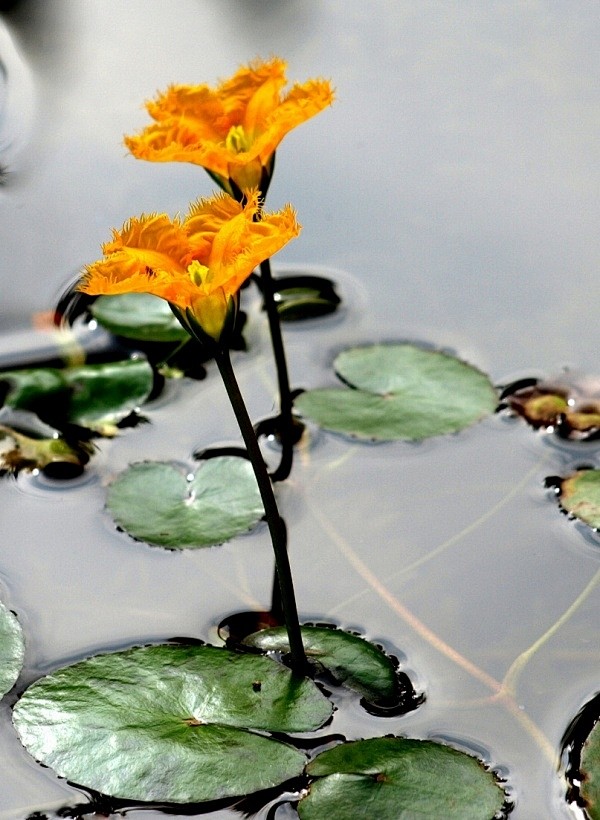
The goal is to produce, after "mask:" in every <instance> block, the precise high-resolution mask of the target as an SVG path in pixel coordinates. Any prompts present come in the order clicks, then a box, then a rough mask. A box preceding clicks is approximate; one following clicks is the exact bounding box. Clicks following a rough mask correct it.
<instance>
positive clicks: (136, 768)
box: [13, 645, 331, 803]
mask: <svg viewBox="0 0 600 820" xmlns="http://www.w3.org/2000/svg"><path fill="white" fill-rule="evenodd" d="M330 714H331V704H330V703H329V701H327V699H326V698H325V697H324V696H323V695H322V694H321V693H320V692H319V690H318V689H317V687H316V686H315V685H314V684H313V683H312V682H311V681H310V680H308V679H306V678H297V677H295V676H294V675H293V674H292V673H291V672H290V671H289V670H287V669H285V668H284V667H282V666H280V665H279V664H275V663H273V662H272V661H270V660H268V659H267V658H264V657H262V656H260V655H240V654H236V653H234V652H230V651H228V650H226V649H216V648H214V647H209V646H197V645H193V646H173V645H158V646H150V647H140V648H134V649H129V650H126V651H124V652H116V653H113V654H109V655H97V656H95V657H93V658H90V659H88V660H85V661H81V662H80V663H76V664H74V665H72V666H67V667H65V668H63V669H59V670H58V671H56V672H54V673H53V674H52V675H50V676H48V677H46V678H42V679H41V680H39V681H37V682H36V683H34V684H33V685H32V686H31V687H29V689H28V690H27V691H26V692H25V693H24V694H23V696H22V697H21V699H20V700H19V701H18V703H17V704H16V706H15V708H14V714H13V721H14V724H15V727H16V729H17V732H18V733H19V735H20V738H21V741H22V742H23V744H24V745H25V747H26V748H27V750H28V751H29V752H30V754H32V755H33V756H34V757H35V758H36V759H37V760H38V761H39V762H41V763H43V764H44V765H47V766H50V767H51V768H52V769H54V770H55V771H56V772H57V774H59V775H60V776H61V777H66V778H68V779H69V780H72V781H74V782H75V783H77V784H78V785H80V786H84V787H86V788H90V789H95V790H97V791H99V792H102V793H104V794H108V795H110V796H112V797H121V798H125V799H130V800H143V801H168V802H174V803H188V802H190V803H191V802H200V801H206V800H217V799H219V798H223V797H229V796H234V795H241V794H248V793H252V792H255V791H259V790H262V789H266V788H270V787H272V786H276V785H278V784H280V783H282V782H284V781H286V780H288V779H290V778H292V777H295V776H297V775H299V774H300V773H301V771H302V769H303V766H304V763H305V757H304V755H303V754H302V753H300V752H298V751H297V750H296V749H293V748H291V747H290V746H288V745H286V744H283V743H280V742H277V741H274V740H271V739H270V738H267V737H264V736H262V735H257V734H254V733H253V732H252V731H248V730H254V729H256V730H260V731H277V732H304V731H311V730H314V729H317V728H318V727H320V726H321V725H322V724H323V723H324V722H325V721H326V720H327V719H328V718H329V716H330Z"/></svg>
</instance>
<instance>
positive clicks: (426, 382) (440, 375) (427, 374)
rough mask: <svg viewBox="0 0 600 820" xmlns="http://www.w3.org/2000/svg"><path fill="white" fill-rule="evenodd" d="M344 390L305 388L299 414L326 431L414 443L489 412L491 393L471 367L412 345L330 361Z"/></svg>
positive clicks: (490, 387) (493, 401) (385, 347)
mask: <svg viewBox="0 0 600 820" xmlns="http://www.w3.org/2000/svg"><path fill="white" fill-rule="evenodd" d="M334 367H335V371H336V373H337V375H338V376H339V378H340V379H341V380H342V381H344V382H345V383H346V384H348V385H349V387H350V388H354V389H348V388H333V389H319V390H308V391H306V392H304V393H302V394H300V395H299V396H298V398H297V399H296V400H295V406H296V409H297V410H298V412H299V413H300V414H301V415H302V416H305V417H307V418H309V419H312V420H313V421H315V422H316V423H317V424H319V425H321V426H322V427H325V428H327V429H328V430H333V431H335V432H339V433H346V434H348V435H351V436H355V437H356V438H360V439H370V440H394V439H405V440H420V439H425V438H429V437H430V436H438V435H442V434H444V433H453V432H456V431H458V430H462V429H463V428H465V427H468V426H470V425H471V424H474V423H475V422H477V421H479V420H480V419H482V418H484V417H485V416H487V415H489V414H490V413H492V412H493V411H494V409H495V407H496V404H497V396H496V391H495V390H494V387H493V385H492V384H491V382H490V380H489V379H488V377H487V376H486V375H485V374H484V373H482V372H481V371H479V370H477V369H476V368H474V367H472V366H471V365H469V364H466V363H465V362H463V361H461V360H460V359H457V358H455V357H453V356H449V355H447V354H445V353H440V352H438V351H434V350H425V349H423V348H420V347H416V346H415V345H410V344H390V345H372V346H369V347H360V348H353V349H351V350H347V351H344V352H343V353H341V354H340V355H339V356H338V357H337V358H336V360H335V362H334Z"/></svg>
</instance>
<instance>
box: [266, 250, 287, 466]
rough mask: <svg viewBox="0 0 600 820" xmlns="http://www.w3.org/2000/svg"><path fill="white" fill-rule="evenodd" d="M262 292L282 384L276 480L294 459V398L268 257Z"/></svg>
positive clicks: (280, 385)
mask: <svg viewBox="0 0 600 820" xmlns="http://www.w3.org/2000/svg"><path fill="white" fill-rule="evenodd" d="M260 278H261V288H262V296H263V300H264V305H265V310H266V311H267V318H268V321H269V331H270V333H271V344H272V346H273V356H274V358H275V367H276V370H277V381H278V385H279V424H278V429H279V436H280V441H281V459H280V461H279V466H278V467H277V469H276V470H275V471H274V472H273V473H271V479H272V480H273V481H285V479H286V478H287V477H288V476H289V474H290V472H291V470H292V463H293V460H294V419H293V415H292V409H293V401H292V391H291V389H290V380H289V376H288V367H287V361H286V358H285V348H284V346H283V336H282V333H281V322H280V320H279V314H278V313H277V305H276V304H275V297H274V282H273V277H272V275H271V262H270V260H269V259H265V261H264V262H261V265H260Z"/></svg>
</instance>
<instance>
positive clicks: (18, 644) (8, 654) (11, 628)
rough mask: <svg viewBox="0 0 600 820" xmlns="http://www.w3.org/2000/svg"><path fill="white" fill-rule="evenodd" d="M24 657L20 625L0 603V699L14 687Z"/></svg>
mask: <svg viewBox="0 0 600 820" xmlns="http://www.w3.org/2000/svg"><path fill="white" fill-rule="evenodd" d="M24 657H25V641H24V639H23V630H22V629H21V625H20V624H19V622H18V620H17V618H16V616H15V615H13V613H12V612H11V611H10V610H9V609H7V608H6V607H5V606H4V604H3V603H2V602H1V601H0V697H3V696H4V695H5V694H6V693H7V692H9V691H10V690H11V689H12V687H13V686H14V684H15V682H16V680H17V678H18V677H19V674H20V672H21V668H22V666H23V658H24Z"/></svg>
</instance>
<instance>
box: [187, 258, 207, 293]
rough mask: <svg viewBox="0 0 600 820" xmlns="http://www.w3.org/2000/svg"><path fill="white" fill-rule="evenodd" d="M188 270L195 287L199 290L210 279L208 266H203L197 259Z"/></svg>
mask: <svg viewBox="0 0 600 820" xmlns="http://www.w3.org/2000/svg"><path fill="white" fill-rule="evenodd" d="M187 270H188V273H189V275H190V279H191V280H192V282H193V283H194V285H196V287H197V288H201V287H202V285H204V283H205V282H206V279H207V277H208V268H207V267H206V265H203V264H202V263H201V262H198V260H197V259H195V260H194V261H193V262H192V263H190V265H189V266H188V269H187Z"/></svg>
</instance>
